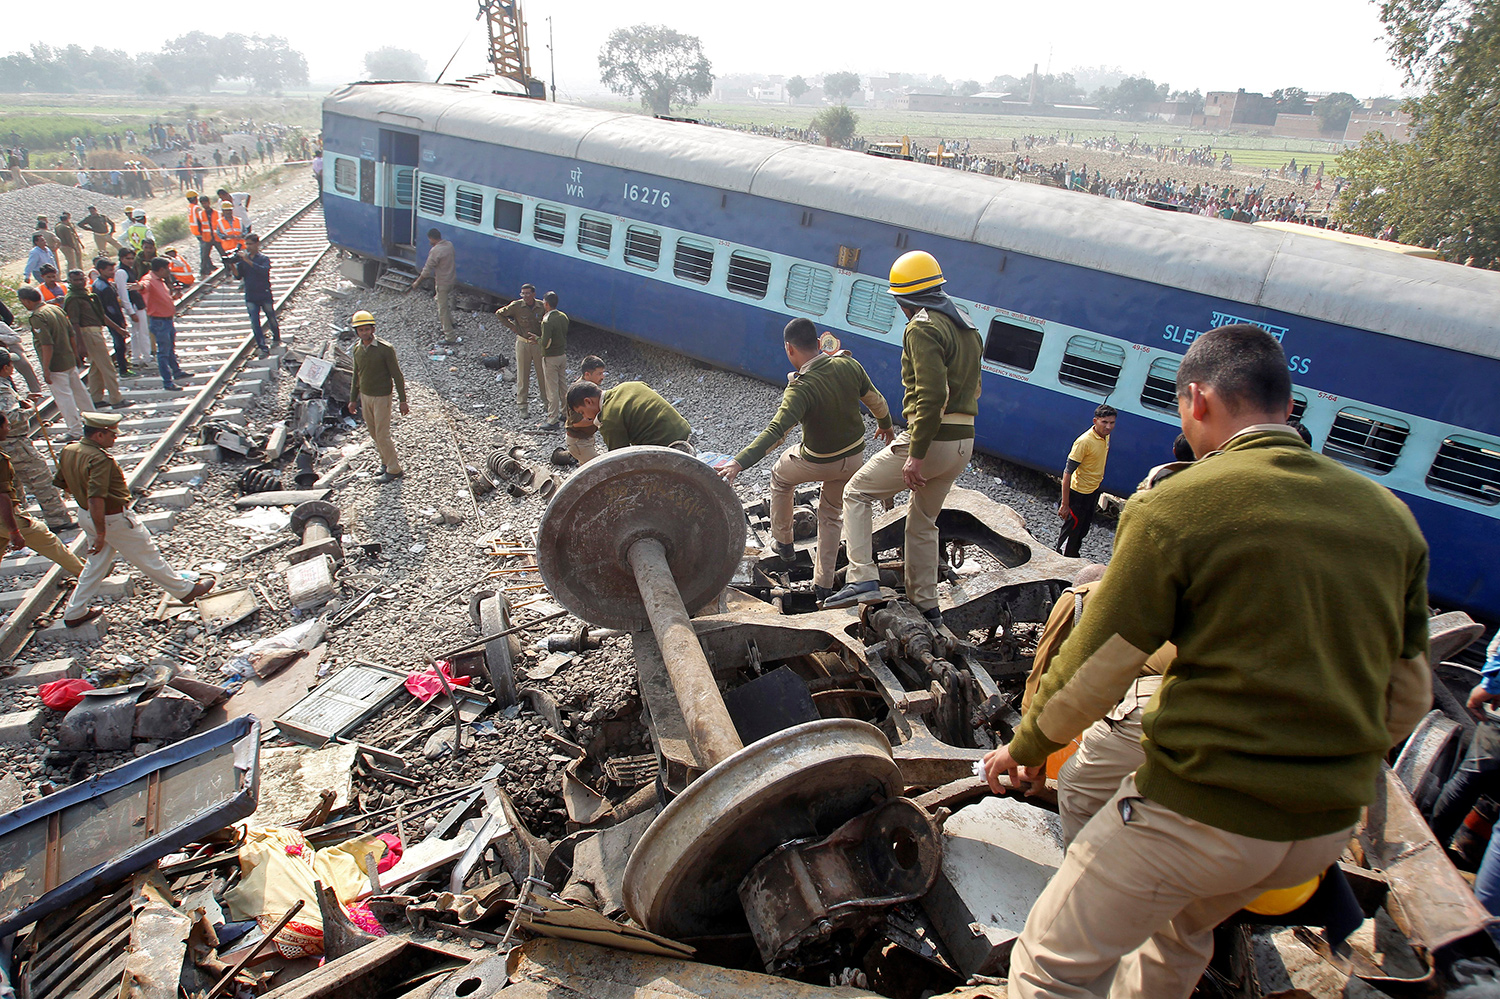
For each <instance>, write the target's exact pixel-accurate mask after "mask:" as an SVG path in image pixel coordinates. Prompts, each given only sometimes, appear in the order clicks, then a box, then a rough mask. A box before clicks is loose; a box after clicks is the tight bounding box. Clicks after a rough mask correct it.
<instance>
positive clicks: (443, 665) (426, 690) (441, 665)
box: [406, 659, 469, 704]
mask: <svg viewBox="0 0 1500 999" xmlns="http://www.w3.org/2000/svg"><path fill="white" fill-rule="evenodd" d="M438 670H442V671H443V676H444V677H446V678H447V680H448V686H450V687H467V686H468V685H469V678H468V677H466V676H457V677H456V676H454V675H453V673H452V672H450V671H449V669H448V660H446V659H440V660H438V662H437V665H436V666H434V667H433V668H432V669H430V670H428V671H427V672H425V673H412V674H411V675H409V676H408V677H407V678H406V689H407V690H409V691H410V692H411V695H412V696H413V697H415V698H416V699H417V700H419V701H421V702H422V703H423V704H426V703H427V702H428V701H430V700H432V699H433V698H434V697H436V696H437V695H438V694H441V693H442V692H443V681H442V680H439V679H438V675H437V671H438Z"/></svg>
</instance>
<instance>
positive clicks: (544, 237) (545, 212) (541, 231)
mask: <svg viewBox="0 0 1500 999" xmlns="http://www.w3.org/2000/svg"><path fill="white" fill-rule="evenodd" d="M567 234H568V213H567V212H565V211H563V210H562V209H561V208H548V207H547V206H545V205H537V206H536V218H535V219H534V220H533V221H532V223H531V235H532V236H534V237H535V238H536V241H537V242H538V243H551V244H552V245H553V246H562V245H563V240H564V239H566V238H567Z"/></svg>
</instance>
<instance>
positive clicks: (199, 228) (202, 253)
mask: <svg viewBox="0 0 1500 999" xmlns="http://www.w3.org/2000/svg"><path fill="white" fill-rule="evenodd" d="M187 199H188V205H189V206H190V207H189V208H188V229H189V231H191V232H192V234H193V238H194V239H196V240H197V241H198V271H199V273H201V274H212V273H213V272H214V210H213V207H212V206H211V205H210V204H209V202H208V199H207V198H204V199H203V200H202V201H200V200H198V192H197V191H189V192H188V193H187Z"/></svg>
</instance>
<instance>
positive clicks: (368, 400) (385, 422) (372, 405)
mask: <svg viewBox="0 0 1500 999" xmlns="http://www.w3.org/2000/svg"><path fill="white" fill-rule="evenodd" d="M393 398H394V396H389V395H365V394H364V393H360V396H359V408H360V412H361V413H362V414H363V415H364V418H365V426H366V427H369V428H370V440H372V441H374V442H375V450H376V451H377V452H378V453H379V454H380V463H381V464H382V465H384V466H385V470H386V471H387V472H390V473H391V474H392V475H399V474H400V473H401V472H403V471H404V469H403V468H402V467H401V459H400V458H398V457H397V456H396V442H395V441H394V440H392V439H391V400H392V399H393Z"/></svg>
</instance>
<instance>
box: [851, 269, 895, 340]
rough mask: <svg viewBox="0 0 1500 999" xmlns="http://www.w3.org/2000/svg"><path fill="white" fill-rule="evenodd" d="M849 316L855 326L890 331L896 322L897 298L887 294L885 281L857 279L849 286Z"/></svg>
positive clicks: (882, 331) (883, 331)
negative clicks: (879, 282) (876, 281)
mask: <svg viewBox="0 0 1500 999" xmlns="http://www.w3.org/2000/svg"><path fill="white" fill-rule="evenodd" d="M847 317H848V319H849V321H850V322H851V323H853V324H854V325H855V326H863V327H864V328H865V329H867V330H874V331H875V332H876V333H889V332H890V331H891V326H892V325H893V324H894V323H895V322H896V299H895V298H894V297H893V296H891V295H888V294H886V290H885V284H884V283H883V282H882V283H881V284H876V283H875V282H874V281H856V282H854V284H852V285H851V286H850V287H849V311H848V313H847Z"/></svg>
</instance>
